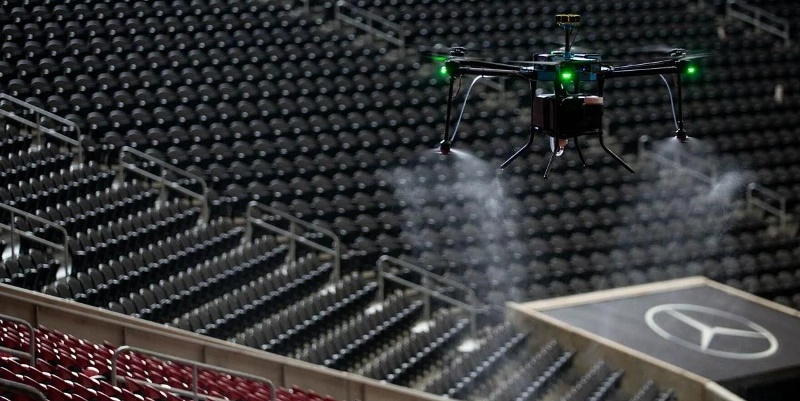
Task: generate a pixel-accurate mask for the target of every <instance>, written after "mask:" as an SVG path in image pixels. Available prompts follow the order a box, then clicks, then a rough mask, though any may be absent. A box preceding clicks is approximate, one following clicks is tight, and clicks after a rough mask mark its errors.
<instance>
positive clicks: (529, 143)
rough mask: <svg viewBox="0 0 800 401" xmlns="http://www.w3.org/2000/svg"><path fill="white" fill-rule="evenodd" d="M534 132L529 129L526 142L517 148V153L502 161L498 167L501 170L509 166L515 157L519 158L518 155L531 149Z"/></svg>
mask: <svg viewBox="0 0 800 401" xmlns="http://www.w3.org/2000/svg"><path fill="white" fill-rule="evenodd" d="M536 130H537V129H535V128H533V129H531V133H530V135H528V142H525V145H522V147H521V148H519V150H518V151H516V152H515V153H514V154H513V155H511V157H509V158H508V160H506V161H504V162H503V164H501V165H500V169H501V170H502V169H504V168H506V166H508V165H509V164H511V162H513V161H514V160H515V159H516V158H517V157H519V155H521V154H522V152H524V151H525V150H527V149H528V148H529V147H531V144H532V143H533V134H534V132H535V131H536Z"/></svg>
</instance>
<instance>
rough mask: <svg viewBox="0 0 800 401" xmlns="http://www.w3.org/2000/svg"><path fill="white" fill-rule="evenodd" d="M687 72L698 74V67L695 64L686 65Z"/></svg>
mask: <svg viewBox="0 0 800 401" xmlns="http://www.w3.org/2000/svg"><path fill="white" fill-rule="evenodd" d="M686 73H687V74H689V75H694V74H697V67H695V66H693V65H689V66H686Z"/></svg>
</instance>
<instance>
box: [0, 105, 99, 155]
mask: <svg viewBox="0 0 800 401" xmlns="http://www.w3.org/2000/svg"><path fill="white" fill-rule="evenodd" d="M2 100H7V101H9V102H11V103H14V104H16V105H17V106H21V107H23V108H25V109H26V110H28V112H30V113H32V114H34V115H35V118H36V119H35V121H31V120H28V119H27V118H24V117H22V116H19V115H17V114H16V113H13V112H10V111H8V110H3V109H0V115H2V116H4V117H8V118H10V119H12V120H14V121H17V122H20V123H22V124H25V125H27V126H29V127H31V128H36V131H37V132H38V133H39V134H41V133H45V134H47V135H50V136H52V137H54V138H56V139H58V140H61V141H63V142H66V143H68V144H70V145H72V146H73V147H74V148H75V149H74V151H75V153H76V158H77V160H78V163H83V161H84V159H83V146H81V143H80V141H79V139H80V137H81V129H80V127H78V124H75V123H74V122H72V121H70V120H67V119H66V118H63V117H59V116H57V115H55V114H53V113H51V112H49V111H47V110H45V109H42V108H40V107H37V106H34V105H32V104H30V103H28V102H25V101H22V100H20V99H17V98H15V97H13V96H10V95H8V94H6V93H0V101H2ZM42 117H46V118H49V119H51V120H53V121H56V122H58V123H61V124H63V125H65V126H67V127H69V128H70V129H71V130H73V131H75V133H76V135H77V137H78V139H75V138H70V137H68V136H66V135H64V134H62V133H60V132H58V131H56V130H54V129H52V128H48V127H44V126H42ZM39 143H40V144H41V135H40V136H39Z"/></svg>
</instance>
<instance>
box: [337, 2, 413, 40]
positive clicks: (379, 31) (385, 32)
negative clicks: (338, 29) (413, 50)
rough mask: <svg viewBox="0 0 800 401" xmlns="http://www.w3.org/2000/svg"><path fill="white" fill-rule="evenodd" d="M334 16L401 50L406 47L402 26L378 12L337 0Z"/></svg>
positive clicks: (339, 20) (338, 20) (340, 21)
mask: <svg viewBox="0 0 800 401" xmlns="http://www.w3.org/2000/svg"><path fill="white" fill-rule="evenodd" d="M335 18H336V21H337V22H339V23H342V22H343V23H345V24H348V25H351V26H354V27H356V28H358V29H360V30H362V31H365V32H367V33H368V34H370V35H372V36H374V37H376V38H378V39H383V40H385V41H387V42H389V43H391V44H393V45H396V46H398V47H400V48H401V49H403V50H405V48H406V38H405V33H404V32H403V27H401V26H400V25H398V24H396V23H394V22H392V21H389V20H387V19H386V18H383V17H381V16H380V15H378V14H375V13H372V12H369V11H367V10H365V9H363V8H359V7H356V6H354V5H352V4H350V3H348V2H346V1H344V0H339V1H337V2H336V7H335Z"/></svg>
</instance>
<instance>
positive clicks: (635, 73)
mask: <svg viewBox="0 0 800 401" xmlns="http://www.w3.org/2000/svg"><path fill="white" fill-rule="evenodd" d="M679 72H680V69H679V68H678V66H677V65H674V64H671V65H659V66H652V67H648V66H642V67H635V68H622V67H619V68H609V67H604V68H603V69H602V70H601V71H600V73H599V74H598V75H600V76H602V77H603V78H621V77H641V76H645V75H660V74H678V73H679Z"/></svg>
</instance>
